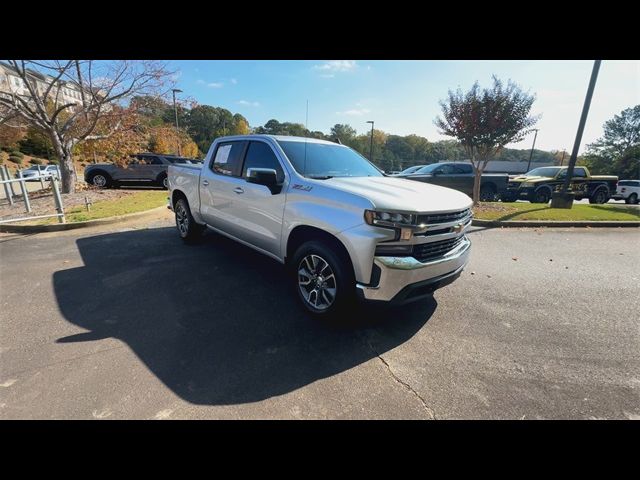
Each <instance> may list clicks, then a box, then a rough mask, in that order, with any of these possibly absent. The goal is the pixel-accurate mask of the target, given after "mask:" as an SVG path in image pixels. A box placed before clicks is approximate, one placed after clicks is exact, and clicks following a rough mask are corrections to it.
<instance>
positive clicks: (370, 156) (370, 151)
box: [367, 120, 373, 163]
mask: <svg viewBox="0 0 640 480" xmlns="http://www.w3.org/2000/svg"><path fill="white" fill-rule="evenodd" d="M367 123H370V124H371V143H370V147H369V161H370V162H371V163H373V120H367Z"/></svg>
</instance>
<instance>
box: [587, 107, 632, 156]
mask: <svg viewBox="0 0 640 480" xmlns="http://www.w3.org/2000/svg"><path fill="white" fill-rule="evenodd" d="M638 144H640V105H636V106H635V107H632V108H627V109H625V110H623V111H622V112H621V113H620V115H614V117H613V118H612V119H611V120H607V121H606V122H605V124H604V135H603V136H602V137H601V138H599V139H598V140H596V142H594V143H592V144H590V145H587V149H588V150H590V151H592V152H594V153H598V154H600V155H604V156H607V157H612V158H614V157H618V156H620V155H622V154H623V153H624V152H625V150H626V149H627V148H629V147H633V146H634V145H638Z"/></svg>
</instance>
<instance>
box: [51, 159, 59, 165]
mask: <svg viewBox="0 0 640 480" xmlns="http://www.w3.org/2000/svg"><path fill="white" fill-rule="evenodd" d="M59 163H60V162H59V161H58V159H57V158H50V159H49V165H58V164H59Z"/></svg>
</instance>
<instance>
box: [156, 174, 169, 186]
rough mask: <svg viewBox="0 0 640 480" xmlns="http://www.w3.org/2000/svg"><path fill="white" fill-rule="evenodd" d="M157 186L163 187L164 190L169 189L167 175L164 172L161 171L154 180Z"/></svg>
mask: <svg viewBox="0 0 640 480" xmlns="http://www.w3.org/2000/svg"><path fill="white" fill-rule="evenodd" d="M156 183H157V184H158V186H160V187H162V188H164V189H165V190H169V177H167V174H166V173H161V174H160V175H159V176H158V180H157V182H156Z"/></svg>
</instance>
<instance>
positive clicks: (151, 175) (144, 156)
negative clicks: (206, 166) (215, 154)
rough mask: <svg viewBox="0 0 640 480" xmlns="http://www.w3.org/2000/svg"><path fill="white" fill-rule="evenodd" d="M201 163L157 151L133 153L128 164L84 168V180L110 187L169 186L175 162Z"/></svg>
mask: <svg viewBox="0 0 640 480" xmlns="http://www.w3.org/2000/svg"><path fill="white" fill-rule="evenodd" d="M185 163H186V164H189V163H199V160H196V159H194V158H186V157H179V156H177V155H159V154H156V153H138V154H136V155H132V156H131V159H130V160H129V162H127V164H126V165H124V166H120V165H116V164H113V163H97V164H93V165H89V166H87V167H86V168H85V170H84V181H85V182H87V183H90V184H91V185H94V186H96V187H100V188H109V187H115V186H118V185H121V184H123V183H131V184H133V183H138V184H147V185H157V186H160V187H164V188H167V187H168V184H167V169H168V168H169V165H174V164H185Z"/></svg>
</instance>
